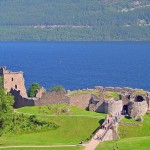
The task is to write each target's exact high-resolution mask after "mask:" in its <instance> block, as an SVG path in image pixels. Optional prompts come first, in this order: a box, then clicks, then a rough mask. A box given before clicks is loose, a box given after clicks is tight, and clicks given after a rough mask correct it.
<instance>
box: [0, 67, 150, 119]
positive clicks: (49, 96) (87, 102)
mask: <svg viewBox="0 0 150 150" xmlns="http://www.w3.org/2000/svg"><path fill="white" fill-rule="evenodd" d="M0 76H2V77H3V87H4V88H5V89H6V91H7V92H10V93H11V94H12V95H13V96H14V98H15V103H14V108H20V107H24V106H45V105H51V104H67V105H71V106H77V107H80V108H83V109H86V110H90V111H95V112H103V113H106V114H115V113H117V112H122V111H123V112H126V114H128V115H129V116H130V117H131V118H135V117H136V116H143V115H145V114H146V112H147V111H148V110H150V93H149V92H148V91H144V90H142V89H132V88H128V87H125V88H120V87H105V88H104V87H100V86H97V87H94V88H93V89H88V90H89V91H94V92H97V93H99V96H97V95H94V94H91V92H89V93H86V92H84V91H85V90H79V93H77V94H73V95H72V96H68V93H72V92H74V91H61V92H46V90H45V89H44V88H43V87H42V88H41V89H39V90H38V91H37V93H36V97H35V98H28V96H27V93H26V88H25V85H24V78H23V72H12V71H9V70H6V67H1V68H0ZM106 92H117V93H119V97H118V99H113V98H111V99H109V98H106V97H105V93H106Z"/></svg>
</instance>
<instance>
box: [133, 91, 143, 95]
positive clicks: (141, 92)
mask: <svg viewBox="0 0 150 150" xmlns="http://www.w3.org/2000/svg"><path fill="white" fill-rule="evenodd" d="M133 94H134V95H145V94H146V91H142V90H137V91H135V92H134V93H133Z"/></svg>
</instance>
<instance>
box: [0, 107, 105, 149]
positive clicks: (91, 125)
mask: <svg viewBox="0 0 150 150" xmlns="http://www.w3.org/2000/svg"><path fill="white" fill-rule="evenodd" d="M59 106H60V107H68V108H70V110H71V111H72V114H75V115H77V116H70V115H61V116H60V115H56V116H47V115H45V116H44V115H42V116H41V115H38V116H37V118H38V119H39V120H43V121H50V122H54V123H55V124H57V125H59V126H60V127H59V128H58V129H56V130H47V131H41V132H35V133H26V134H10V135H8V134H7V135H4V136H2V137H0V144H1V146H8V145H18V146H19V145H63V144H67V145H68V144H79V143H80V142H81V141H82V140H86V139H87V138H89V137H90V136H91V135H92V133H93V131H95V129H97V128H98V127H99V125H100V120H101V121H102V120H103V118H104V116H105V115H104V114H99V113H95V112H89V111H85V110H82V109H78V108H76V107H71V106H65V105H53V106H51V108H52V109H50V110H49V112H48V114H54V113H53V109H54V108H58V107H59ZM44 108H45V109H46V110H47V111H48V107H43V109H44ZM54 110H55V109H54ZM17 111H19V112H24V113H31V114H39V107H24V108H21V109H18V110H17ZM42 114H43V113H42ZM46 114H47V113H46ZM27 115H29V114H27ZM80 115H85V116H80Z"/></svg>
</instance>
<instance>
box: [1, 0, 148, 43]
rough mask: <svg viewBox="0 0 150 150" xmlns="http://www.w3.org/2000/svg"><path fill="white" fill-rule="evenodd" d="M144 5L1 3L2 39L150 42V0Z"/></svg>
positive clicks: (82, 0) (114, 0) (87, 0)
mask: <svg viewBox="0 0 150 150" xmlns="http://www.w3.org/2000/svg"><path fill="white" fill-rule="evenodd" d="M140 2H141V3H140V4H137V3H135V1H133V0H126V1H123V0H120V1H118V0H107V1H106V0H101V1H99V0H92V1H91V0H63V1H60V0H36V1H35V0H20V1H19V2H18V0H13V3H10V0H1V5H0V40H3V41H15V40H23V41H27V40H29V41H33V40H37V41H54V40H55V41H56V40H57V41H69V40H70V41H77V40H78V41H100V40H107V41H112V40H115V41H116V40H119V41H122V40H136V41H137V40H142V41H143V40H145V41H146V40H150V28H149V26H150V17H149V14H150V10H149V6H147V5H148V4H149V0H142V1H140ZM124 10H125V11H124Z"/></svg>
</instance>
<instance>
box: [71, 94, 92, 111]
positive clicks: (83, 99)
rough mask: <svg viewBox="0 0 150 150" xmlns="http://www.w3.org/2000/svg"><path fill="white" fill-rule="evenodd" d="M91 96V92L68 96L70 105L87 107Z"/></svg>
mask: <svg viewBox="0 0 150 150" xmlns="http://www.w3.org/2000/svg"><path fill="white" fill-rule="evenodd" d="M91 98H92V96H91V94H77V95H74V96H72V97H70V98H69V104H70V105H71V106H77V107H79V108H83V109H89V104H90V100H91Z"/></svg>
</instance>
